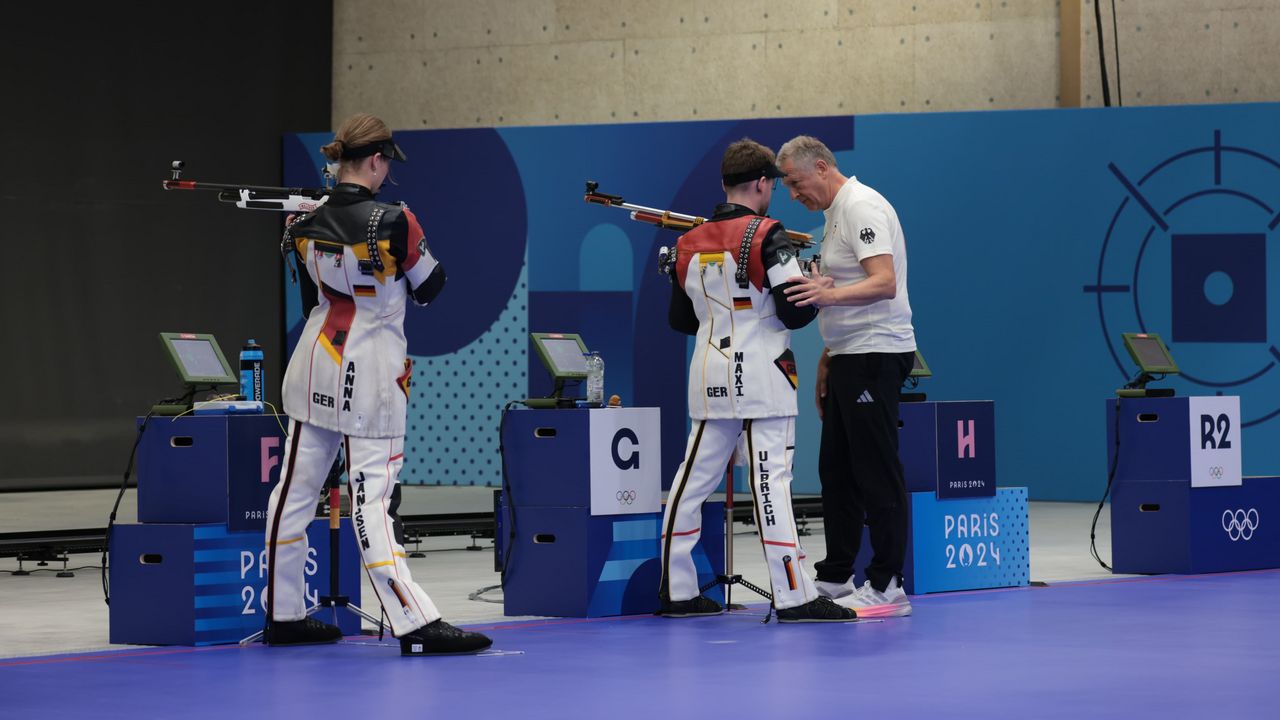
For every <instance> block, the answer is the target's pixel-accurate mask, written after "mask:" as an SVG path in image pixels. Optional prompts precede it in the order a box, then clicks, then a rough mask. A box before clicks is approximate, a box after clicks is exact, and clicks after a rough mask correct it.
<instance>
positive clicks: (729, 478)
mask: <svg viewBox="0 0 1280 720" xmlns="http://www.w3.org/2000/svg"><path fill="white" fill-rule="evenodd" d="M724 488H725V494H724V574H723V575H717V576H716V577H715V579H714V580H710V581H708V582H707V583H706V584H705V585H703V586H702V587H700V588H698V592H699V593H705V592H706V591H707V590H709V589H711V588H713V587H715V586H716V585H723V586H724V606H725V609H728V610H745V609H746V606H745V605H734V604H733V595H732V593H733V586H734V585H741V586H742V587H744V588H746V589H748V590H750V591H752V592H754V593H756V594H757V595H759V596H760V597H762V598H764V599H765V600H768V601H769V602H770V603H772V602H773V594H772V593H770V592H769V591H768V590H765V589H764V588H761V587H759V586H758V585H755V584H754V583H751V582H749V581H747V580H743V579H742V576H741V575H735V574H734V572H733V459H732V458H730V460H729V464H728V466H727V467H726V468H725V480H724ZM772 612H773V610H772V605H771V606H770V614H772ZM765 622H769V618H768V616H766V617H765Z"/></svg>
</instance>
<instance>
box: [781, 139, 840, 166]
mask: <svg viewBox="0 0 1280 720" xmlns="http://www.w3.org/2000/svg"><path fill="white" fill-rule="evenodd" d="M787 160H790V161H792V162H793V163H796V164H797V165H813V164H814V163H815V162H817V161H818V160H822V161H824V162H826V163H827V166H828V167H830V168H831V169H832V170H838V169H839V167H837V166H836V156H835V155H834V154H832V152H831V149H830V148H828V147H827V146H826V144H824V143H823V142H822V141H821V140H819V139H818V138H816V137H812V136H810V135H797V136H796V137H793V138H791V139H790V140H788V141H787V142H786V143H784V144H783V145H782V147H781V148H779V149H778V164H779V165H781V164H782V163H783V162H785V161H787Z"/></svg>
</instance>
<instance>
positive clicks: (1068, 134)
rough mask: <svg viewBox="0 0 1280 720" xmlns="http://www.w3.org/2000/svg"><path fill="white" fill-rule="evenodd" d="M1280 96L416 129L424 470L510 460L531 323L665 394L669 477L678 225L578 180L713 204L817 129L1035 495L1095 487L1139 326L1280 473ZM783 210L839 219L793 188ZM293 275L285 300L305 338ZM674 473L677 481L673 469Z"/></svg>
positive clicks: (528, 384)
mask: <svg viewBox="0 0 1280 720" xmlns="http://www.w3.org/2000/svg"><path fill="white" fill-rule="evenodd" d="M1277 130H1280V105H1277V104H1265V105H1231V106H1197V107H1172V108H1124V109H1104V110H1046V111H1007V112H983V113H935V114H927V115H884V116H860V117H857V118H853V117H826V118H788V119H779V120H751V121H713V122H696V123H660V124H633V125H612V126H573V127H545V128H503V129H476V130H439V131H405V132H398V133H397V134H396V136H397V139H398V140H399V142H400V143H401V145H402V146H403V147H404V148H405V151H406V153H407V154H408V156H409V158H410V162H409V163H408V164H406V165H404V166H398V167H397V168H396V169H395V177H396V180H397V181H398V183H399V185H398V186H388V187H387V188H386V189H385V190H384V192H383V194H382V197H383V198H384V199H390V200H404V201H406V202H408V203H409V205H410V207H412V208H413V209H414V211H415V212H416V213H418V215H419V217H420V218H422V220H423V224H424V227H425V229H426V231H427V235H428V239H429V241H430V243H431V247H432V250H433V252H435V253H436V255H438V256H439V257H440V258H441V260H442V262H443V263H444V264H445V266H446V268H447V271H448V276H449V283H448V285H447V287H446V291H445V292H444V294H443V295H442V296H441V298H440V299H439V300H438V301H437V303H435V304H433V306H432V307H431V308H429V309H427V310H425V311H411V312H410V313H409V321H408V325H407V334H408V336H409V349H410V353H411V354H412V355H414V356H415V358H417V360H416V363H417V369H416V375H415V378H414V391H413V397H412V406H411V408H410V426H409V427H410V429H409V437H408V443H407V448H408V450H409V457H408V459H407V460H408V462H407V463H406V469H405V472H404V474H403V476H402V477H403V479H404V481H405V482H409V483H426V484H462V485H468V484H476V485H480V484H489V485H496V484H497V483H498V482H499V460H498V456H497V424H498V418H499V413H500V410H501V407H502V405H503V404H504V403H505V402H506V401H508V400H513V399H519V398H524V397H526V396H528V395H531V394H533V395H538V394H544V393H545V392H546V391H547V390H549V385H550V384H549V382H548V381H547V379H546V377H545V372H544V371H543V370H542V368H541V366H540V365H539V363H538V361H537V358H536V356H535V355H533V354H531V352H530V349H529V345H528V340H527V334H528V332H529V331H544V332H545V331H557V330H560V331H576V332H580V333H582V335H583V338H584V339H585V340H586V341H587V343H588V344H589V346H591V347H592V348H593V349H599V350H600V351H601V353H602V355H603V356H604V358H605V361H606V386H607V387H606V392H607V393H617V394H618V395H620V396H622V398H623V400H624V403H626V404H628V405H644V406H658V407H661V408H662V410H663V465H664V476H666V477H667V478H668V479H669V478H670V476H671V475H672V473H674V471H675V467H676V465H678V463H679V461H680V455H681V453H682V452H683V449H684V441H685V435H686V432H687V427H688V422H687V419H686V417H685V390H684V384H685V378H686V362H687V356H688V351H689V347H688V341H687V340H686V338H685V337H684V336H681V335H678V334H676V333H674V332H673V331H671V330H669V329H668V328H667V326H666V308H667V298H668V295H669V292H670V289H669V285H668V284H667V280H666V279H665V278H663V277H661V276H659V275H658V274H657V273H656V271H655V270H654V266H655V262H654V259H655V256H656V252H657V249H658V247H660V246H662V245H672V244H674V242H675V239H676V235H675V234H674V233H672V232H670V231H664V230H658V229H655V228H652V227H650V226H647V225H643V224H640V223H635V222H631V221H630V220H628V218H627V215H626V213H624V212H622V211H620V210H615V209H607V208H601V207H599V206H594V205H587V204H585V203H583V202H582V194H583V182H584V181H585V180H587V179H593V180H597V181H599V182H600V188H601V190H603V191H604V192H608V193H612V194H619V195H622V196H624V197H626V198H627V200H628V201H631V202H636V203H639V204H643V205H650V206H654V207H662V208H669V209H674V210H679V211H681V212H688V213H693V214H701V215H706V214H709V213H710V212H711V209H712V208H713V207H714V205H715V204H716V203H717V202H719V201H720V200H722V199H723V194H722V193H721V191H720V189H719V177H718V175H719V173H718V168H719V162H720V155H721V153H722V152H723V149H724V147H725V146H726V145H727V144H728V143H729V142H731V141H733V140H736V139H738V138H740V137H743V136H749V137H752V138H754V139H756V140H758V141H760V142H763V143H765V144H767V145H769V146H771V147H773V148H775V149H776V148H777V147H778V146H779V145H781V143H782V142H784V141H785V140H787V139H789V138H791V137H793V136H794V135H797V134H802V133H803V134H811V135H815V136H817V137H820V138H822V139H823V140H824V141H825V142H826V143H827V144H828V145H829V146H830V147H831V148H832V149H833V150H834V151H835V152H836V156H837V160H838V161H839V164H840V167H841V169H842V170H843V171H844V172H845V174H848V175H857V176H858V177H859V179H860V180H862V181H863V182H865V183H867V184H869V185H871V186H873V187H875V188H876V189H878V190H880V191H881V192H882V193H883V194H884V195H885V196H886V197H887V198H889V200H890V201H891V202H892V203H893V204H894V205H895V206H896V207H897V209H898V213H899V215H900V217H901V218H902V222H903V225H904V228H905V232H906V237H907V247H908V253H909V257H910V263H911V264H910V274H909V283H910V293H911V301H912V307H913V310H914V313H915V323H916V332H917V339H918V342H919V344H920V348H921V350H922V352H923V353H924V354H925V357H926V358H927V360H928V362H929V364H930V366H931V368H932V369H933V371H934V374H935V376H934V377H933V378H931V379H928V380H926V381H924V389H925V390H926V391H927V392H928V394H929V396H930V399H939V400H963V399H991V400H995V402H996V421H997V438H996V449H997V456H998V461H997V475H998V480H999V483H1000V484H1001V485H1025V486H1027V487H1028V488H1029V489H1030V494H1031V497H1032V498H1033V499H1061V500H1088V499H1096V498H1097V497H1098V496H1099V495H1100V494H1101V492H1102V488H1103V486H1104V484H1105V480H1106V467H1105V461H1104V458H1105V453H1106V450H1105V447H1104V443H1105V434H1106V433H1105V428H1104V420H1105V417H1104V411H1103V401H1104V400H1105V399H1106V398H1107V397H1109V396H1110V395H1111V393H1112V391H1113V390H1114V389H1115V388H1116V387H1118V386H1119V385H1121V384H1123V383H1124V382H1125V380H1126V379H1127V378H1128V376H1131V375H1132V374H1133V371H1134V368H1133V365H1132V363H1131V361H1130V360H1129V358H1128V356H1127V353H1126V352H1125V350H1124V348H1123V345H1122V344H1121V343H1120V333H1122V332H1130V331H1143V330H1145V331H1150V332H1158V333H1160V334H1161V335H1162V336H1163V337H1164V338H1165V340H1166V342H1168V344H1169V346H1170V348H1171V350H1172V352H1173V354H1174V357H1175V358H1176V359H1177V361H1178V363H1179V365H1180V366H1181V367H1182V369H1183V374H1182V376H1180V377H1177V378H1171V379H1169V380H1167V381H1166V382H1165V384H1167V385H1169V386H1171V387H1173V388H1175V389H1176V390H1177V392H1178V393H1179V394H1180V395H1204V394H1235V395H1240V396H1241V398H1242V400H1241V410H1242V418H1241V420H1242V422H1243V424H1244V428H1243V437H1242V440H1243V447H1244V468H1245V472H1246V474H1263V473H1274V472H1277V471H1280V443H1276V442H1273V438H1275V437H1276V435H1277V431H1280V367H1277V364H1278V363H1280V350H1278V349H1277V344H1278V342H1280V325H1278V323H1280V318H1277V317H1276V315H1277V313H1274V312H1271V313H1269V312H1268V307H1269V294H1274V293H1275V292H1276V290H1277V288H1278V287H1280V286H1277V272H1280V271H1278V269H1277V264H1280V259H1277V254H1278V253H1277V250H1276V249H1275V248H1268V246H1269V244H1270V243H1271V242H1273V240H1274V237H1275V236H1276V233H1277V231H1276V228H1277V226H1278V225H1280V133H1278V132H1277ZM329 139H330V136H329V135H324V134H314V133H312V134H298V135H291V136H288V137H287V138H286V142H285V153H284V162H285V182H286V183H287V184H289V185H312V184H318V183H319V168H320V163H321V157H320V155H319V152H318V148H319V147H320V146H321V145H322V144H324V143H325V142H327V141H328V140H329ZM771 214H772V215H773V216H774V217H777V218H779V219H780V220H782V221H783V222H784V223H785V224H786V225H787V226H788V227H791V228H794V229H797V230H804V231H809V232H813V233H814V234H815V236H816V235H820V233H821V229H822V216H821V214H819V213H810V212H808V211H806V210H805V209H804V208H803V207H801V206H800V205H798V204H796V203H793V202H791V201H790V199H789V198H787V197H785V193H784V192H782V191H779V192H777V193H775V197H774V202H773V208H772V209H771ZM295 295H296V292H294V291H292V290H291V289H290V290H287V291H286V297H288V298H289V305H288V307H287V308H286V312H287V313H288V317H287V322H286V326H287V327H290V328H293V331H292V333H291V335H290V338H291V341H292V339H293V338H296V335H297V332H298V329H299V323H300V320H301V316H300V309H299V307H298V302H297V299H296V297H295ZM793 345H794V347H795V350H796V354H797V360H798V363H799V367H800V371H801V390H800V391H801V403H800V407H801V415H800V418H799V422H798V426H797V427H798V432H797V435H798V438H797V445H798V447H797V452H796V456H795V457H796V461H795V475H796V479H795V489H796V491H797V492H816V491H817V488H818V480H817V438H818V420H817V417H816V413H815V412H814V410H813V404H812V400H811V398H812V377H813V366H814V363H815V362H816V358H817V355H818V353H819V352H820V351H821V339H820V337H819V336H818V333H817V328H816V323H815V324H814V325H813V326H811V327H810V328H806V329H805V330H803V331H800V332H799V333H797V334H796V336H795V338H794V341H793ZM668 482H669V480H668Z"/></svg>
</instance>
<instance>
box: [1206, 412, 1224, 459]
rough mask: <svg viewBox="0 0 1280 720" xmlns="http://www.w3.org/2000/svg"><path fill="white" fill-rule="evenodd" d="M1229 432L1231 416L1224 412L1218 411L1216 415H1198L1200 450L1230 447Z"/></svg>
mask: <svg viewBox="0 0 1280 720" xmlns="http://www.w3.org/2000/svg"><path fill="white" fill-rule="evenodd" d="M1215 431H1216V432H1215ZM1230 433H1231V418H1230V417H1228V416H1227V414H1226V413H1220V414H1219V415H1218V416H1217V417H1214V416H1213V415H1201V416H1200V449H1201V450H1229V449H1231V438H1230V437H1229V435H1230Z"/></svg>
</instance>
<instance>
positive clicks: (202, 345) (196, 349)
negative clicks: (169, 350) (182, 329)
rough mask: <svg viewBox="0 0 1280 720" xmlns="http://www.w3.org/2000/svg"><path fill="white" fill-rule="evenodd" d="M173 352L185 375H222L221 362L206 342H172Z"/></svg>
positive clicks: (211, 346) (211, 345) (210, 345)
mask: <svg viewBox="0 0 1280 720" xmlns="http://www.w3.org/2000/svg"><path fill="white" fill-rule="evenodd" d="M173 351H174V352H175V353H177V355H178V362H179V363H181V364H182V369H183V371H184V374H186V375H194V376H198V377H214V376H218V375H222V374H223V368H222V361H221V360H219V359H218V355H217V354H216V353H215V352H214V351H213V344H212V343H210V342H209V341H208V340H174V341H173Z"/></svg>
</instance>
